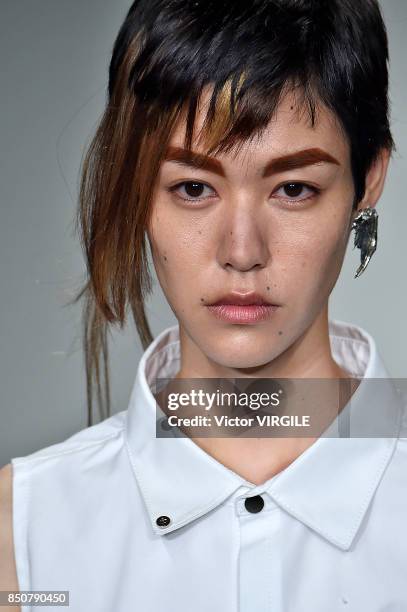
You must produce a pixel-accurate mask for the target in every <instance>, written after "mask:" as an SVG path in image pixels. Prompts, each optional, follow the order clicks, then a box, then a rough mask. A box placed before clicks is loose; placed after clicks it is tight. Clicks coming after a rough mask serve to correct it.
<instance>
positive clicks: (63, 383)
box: [0, 0, 407, 466]
mask: <svg viewBox="0 0 407 612" xmlns="http://www.w3.org/2000/svg"><path fill="white" fill-rule="evenodd" d="M130 4H131V2H130V1H129V0H115V1H114V2H107V1H102V0H86V1H85V2H84V1H83V0H81V1H79V0H58V1H56V0H36V1H33V0H19V2H15V1H14V0H2V3H1V8H0V45H1V55H0V57H1V64H2V94H1V100H2V111H1V114H0V122H1V140H0V156H1V163H0V168H1V181H0V194H1V195H0V202H1V223H0V249H1V252H0V253H1V256H0V274H1V301H0V308H1V317H0V337H1V349H2V350H1V353H0V360H1V361H0V384H1V404H0V466H1V465H4V464H5V463H7V462H8V461H9V460H10V458H11V457H17V456H22V455H26V454H28V453H30V452H33V451H35V450H37V449H39V448H42V447H44V446H48V445H50V444H53V443H55V442H59V441H62V440H64V439H65V438H67V437H68V436H69V435H71V434H73V433H74V432H76V431H78V430H80V429H82V428H84V427H86V397H85V374H84V362H83V355H82V349H81V326H80V306H79V305H76V306H72V307H64V304H65V303H66V302H67V301H68V300H69V299H70V298H71V297H73V295H74V294H75V292H76V290H77V288H78V287H79V286H80V284H81V282H82V279H83V275H84V271H85V267H84V262H83V259H82V254H81V250H80V245H79V242H78V240H77V237H76V236H75V235H74V231H73V218H74V212H75V207H76V197H77V189H78V170H79V165H80V161H81V157H82V154H83V152H84V148H85V146H86V144H87V143H88V142H89V138H90V136H91V134H92V132H93V130H94V128H95V126H96V123H97V120H98V118H99V116H100V114H101V112H102V109H103V105H104V101H105V88H106V83H107V67H108V62H109V59H110V53H111V49H112V45H113V41H114V39H115V36H116V34H117V32H118V29H119V27H120V25H121V23H122V20H123V18H124V16H125V13H126V11H127V9H128V7H129V6H130ZM382 7H383V11H384V17H385V21H386V24H387V28H388V34H389V40H390V54H391V74H390V78H391V86H390V96H391V102H392V128H393V133H394V137H395V140H396V144H397V147H398V152H397V153H396V154H395V156H394V158H393V160H392V162H391V165H390V169H389V174H388V178H387V181H386V186H385V191H384V194H383V196H382V198H381V200H380V202H379V205H378V212H379V214H380V219H379V232H380V234H379V241H380V242H379V247H378V250H377V252H376V253H375V255H374V259H373V260H372V262H371V264H370V267H369V268H368V270H367V271H366V272H365V274H364V275H362V276H361V277H360V278H359V279H356V280H354V279H353V275H354V271H355V270H356V267H357V265H358V263H359V251H358V250H354V251H353V250H352V248H351V243H350V244H349V250H348V253H347V256H346V260H345V264H344V268H343V270H342V273H341V276H340V278H339V280H338V283H337V286H336V288H335V290H334V293H333V295H332V297H331V302H330V304H331V307H330V316H331V318H338V319H342V320H345V321H350V322H353V323H356V324H359V325H361V326H362V327H365V328H366V329H367V330H368V331H369V332H370V333H371V334H372V335H373V336H374V337H375V338H376V340H377V343H378V346H379V350H380V352H381V354H382V356H383V358H384V360H385V363H386V364H387V367H388V369H389V371H390V373H391V374H392V375H393V376H394V377H396V378H404V377H406V376H407V357H406V355H407V349H406V342H407V320H406V319H407V317H406V312H407V277H406V266H405V263H406V254H405V250H403V246H404V248H405V245H406V238H405V232H406V228H407V203H406V198H405V180H404V179H405V176H406V174H407V164H406V148H407V118H406V114H405V106H406V101H407V91H406V74H405V70H404V67H403V60H404V59H405V58H406V57H407V37H406V35H405V30H406V26H407V2H406V1H405V0H383V1H382ZM147 312H148V316H149V320H150V322H151V326H152V330H153V333H154V334H157V333H158V332H159V331H161V330H162V329H163V328H164V327H166V326H168V325H172V324H174V323H175V322H176V320H175V318H174V315H173V313H172V312H171V310H170V308H169V306H168V305H167V303H166V301H165V299H164V297H163V295H162V292H161V289H160V287H159V285H158V283H157V282H156V285H155V293H154V297H153V299H152V300H151V301H150V302H149V303H148V305H147ZM110 346H111V384H112V404H113V409H112V411H113V412H117V411H119V410H124V409H125V408H126V407H127V402H128V399H129V394H130V389H131V385H132V383H133V379H134V377H135V374H136V369H137V364H138V360H139V357H140V355H141V344H140V341H139V339H138V337H137V334H136V332H135V329H134V325H133V324H129V325H128V326H127V329H126V330H125V331H124V332H115V333H113V342H112V343H111V345H110Z"/></svg>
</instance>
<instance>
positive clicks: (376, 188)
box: [358, 148, 391, 209]
mask: <svg viewBox="0 0 407 612" xmlns="http://www.w3.org/2000/svg"><path fill="white" fill-rule="evenodd" d="M390 154H391V151H390V149H386V148H383V149H380V151H379V153H378V155H377V157H376V158H375V160H374V161H373V163H372V165H371V166H370V169H369V171H368V173H367V176H366V190H365V195H364V197H363V199H362V201H361V202H360V203H359V206H358V208H359V209H360V208H364V207H365V206H371V207H372V208H373V207H374V206H376V204H377V202H378V200H379V198H380V196H381V195H382V192H383V188H384V182H385V179H386V175H387V168H388V166H389V161H390Z"/></svg>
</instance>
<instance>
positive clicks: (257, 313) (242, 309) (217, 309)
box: [207, 304, 279, 324]
mask: <svg viewBox="0 0 407 612" xmlns="http://www.w3.org/2000/svg"><path fill="white" fill-rule="evenodd" d="M207 308H208V309H209V311H210V312H211V313H212V314H213V315H215V317H216V318H218V319H221V320H222V321H227V322H229V323H240V324H252V323H259V322H260V321H266V320H267V319H270V318H271V317H272V316H273V314H274V313H275V312H276V310H277V309H278V308H279V307H278V306H275V305H273V304H246V305H242V306H241V305H238V304H214V305H212V306H207Z"/></svg>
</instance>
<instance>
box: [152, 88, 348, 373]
mask: <svg viewBox="0 0 407 612" xmlns="http://www.w3.org/2000/svg"><path fill="white" fill-rule="evenodd" d="M208 99H209V98H203V100H202V102H203V104H202V106H201V109H200V112H199V115H198V121H197V127H198V132H199V128H200V127H201V126H202V122H203V119H204V116H205V111H206V107H205V104H207V101H208ZM295 108H296V105H295V99H294V98H293V94H287V95H286V97H285V98H283V100H282V102H281V104H280V106H279V108H278V111H277V114H276V116H275V118H274V119H273V120H272V122H271V123H270V124H269V126H268V128H267V130H266V131H265V132H264V133H263V134H262V136H261V138H259V139H255V140H253V141H251V142H248V143H247V144H245V145H244V146H243V147H242V149H241V150H240V151H239V152H238V154H237V155H236V154H233V152H230V153H227V154H222V155H219V156H217V158H216V163H214V162H212V164H208V166H207V167H205V168H200V169H197V168H194V167H193V166H191V165H187V164H185V163H180V162H179V161H176V160H174V159H173V160H171V159H169V160H167V161H165V162H164V163H163V165H162V167H161V171H160V175H159V180H158V183H157V188H156V192H155V196H154V201H153V209H152V216H151V223H150V226H149V229H148V237H149V240H150V245H151V249H152V254H153V260H154V265H155V269H156V273H157V277H158V279H159V282H160V285H161V287H162V290H163V292H164V294H165V296H166V298H167V300H168V302H169V304H170V306H171V308H172V310H173V312H174V313H175V315H176V317H177V319H178V321H179V324H180V331H181V334H184V337H185V338H188V341H189V342H191V343H193V345H194V347H195V349H197V350H198V351H200V353H201V354H203V355H205V358H206V359H209V360H211V361H213V362H214V363H216V364H218V365H221V366H225V367H226V368H251V367H257V366H262V365H264V364H267V363H269V362H271V361H272V360H274V359H275V358H276V357H278V356H279V355H281V354H282V353H283V352H284V351H285V350H286V349H287V348H289V347H290V346H291V345H292V344H293V343H294V342H295V341H296V340H297V339H298V338H299V337H300V336H301V335H302V334H303V333H304V332H305V331H306V329H307V328H308V327H309V326H310V325H311V324H312V322H313V321H314V320H315V319H316V317H317V316H318V315H320V314H321V312H322V311H323V309H324V308H325V307H326V306H327V300H328V297H329V295H330V293H331V291H332V289H333V287H334V285H335V283H336V280H337V277H338V275H339V272H340V269H341V266H342V262H343V258H344V254H345V250H346V246H347V242H348V238H349V233H350V225H351V214H352V202H353V197H354V186H353V181H352V175H351V167H350V149H349V145H348V143H347V141H346V140H345V138H344V136H343V133H342V132H341V131H340V129H339V127H338V125H337V124H336V123H335V121H334V119H333V116H332V115H331V114H330V113H329V111H328V110H326V109H320V112H319V113H318V115H317V122H316V125H315V127H314V128H312V127H311V126H310V123H309V118H308V115H307V114H306V113H303V114H302V116H300V115H298V113H297V112H296V111H295ZM195 135H196V136H197V132H195ZM183 140H184V125H183V124H180V125H179V126H178V127H177V129H176V131H175V132H174V134H173V137H172V139H171V142H170V146H171V147H179V148H182V146H183ZM192 149H193V150H194V151H195V152H197V153H202V152H203V148H202V147H201V148H200V147H199V146H198V145H197V143H196V139H195V141H194V142H193V146H192ZM309 149H311V150H312V151H311V152H308V153H302V154H301V156H302V159H303V161H305V162H307V161H308V163H307V164H306V165H304V164H301V163H298V164H297V163H293V161H291V165H290V160H288V161H287V163H284V162H280V163H279V164H274V166H272V165H271V162H272V161H273V160H277V159H278V158H280V157H286V156H291V155H297V156H298V153H299V152H300V151H304V150H309ZM173 152H174V151H173ZM170 157H171V156H170ZM173 157H174V156H173ZM319 157H322V158H324V159H321V160H320V161H316V160H318V159H319ZM310 161H313V162H314V163H310ZM300 162H301V159H300ZM266 167H268V171H267V172H264V169H265V168H266ZM291 183H295V184H294V185H291V186H290V184H291ZM232 291H233V292H239V293H247V292H250V291H255V292H257V293H259V294H260V295H261V296H262V297H263V298H264V299H265V300H267V301H268V302H271V303H273V304H275V305H278V308H277V309H276V310H275V312H274V313H273V315H272V316H271V317H269V318H268V319H266V320H262V321H259V322H257V323H255V324H241V323H231V322H229V321H224V320H221V319H218V318H217V317H215V316H214V314H213V313H212V312H211V311H210V310H209V309H208V304H211V303H213V302H215V301H217V300H218V299H220V298H222V296H224V295H225V294H227V293H229V292H232Z"/></svg>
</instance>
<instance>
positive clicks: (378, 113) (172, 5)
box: [75, 0, 395, 424]
mask: <svg viewBox="0 0 407 612" xmlns="http://www.w3.org/2000/svg"><path fill="white" fill-rule="evenodd" d="M387 63H388V41H387V34H386V29H385V25H384V23H383V19H382V15H381V11H380V8H379V5H378V2H377V1H376V0H252V1H251V2H247V0H246V1H244V2H243V1H242V0H136V2H134V3H133V4H132V6H131V8H130V10H129V11H128V13H127V16H126V18H125V20H124V23H123V25H122V26H121V28H120V31H119V34H118V36H117V39H116V42H115V44H114V48H113V54H112V58H111V63H110V67H109V87H108V100H107V104H106V109H105V112H104V114H103V117H102V118H101V121H100V124H99V126H98V129H97V131H96V134H95V135H94V138H93V140H92V142H91V144H90V146H89V149H88V151H87V153H86V156H85V159H84V164H83V169H82V179H81V190H80V202H79V209H78V218H77V223H78V226H79V227H80V232H81V239H82V243H83V247H84V251H85V257H86V262H87V270H88V278H87V281H86V283H85V285H84V287H83V289H82V290H81V291H80V293H79V294H78V296H77V297H76V299H75V301H77V300H78V299H79V298H81V297H82V296H83V295H86V306H85V308H84V350H85V356H86V372H87V389H88V424H91V420H92V381H93V375H95V378H96V384H97V392H98V402H99V408H100V415H101V418H103V416H104V414H103V410H104V409H103V407H102V404H104V403H105V404H106V406H107V409H106V410H105V413H106V416H107V415H108V414H110V398H109V380H108V379H109V377H108V349H107V331H108V326H109V324H115V323H119V324H120V327H121V328H123V325H124V323H125V320H126V316H125V310H126V306H127V303H128V304H129V305H130V307H131V309H132V313H133V318H134V321H135V324H136V328H137V331H138V334H139V336H140V339H141V343H142V345H143V348H144V349H145V348H146V347H147V346H148V344H150V342H151V341H152V334H151V331H150V328H149V324H148V321H147V318H146V315H145V308H144V299H145V296H146V295H147V294H148V293H150V292H151V288H152V283H151V276H150V272H149V269H148V261H147V244H146V234H145V229H146V227H147V225H148V220H149V212H150V203H151V199H152V193H153V189H154V184H155V180H156V177H157V174H158V171H159V167H160V164H161V162H162V159H163V157H164V155H165V152H166V148H167V146H168V142H169V139H170V137H171V134H172V131H173V129H174V127H175V126H176V124H177V122H178V121H179V120H180V119H181V118H185V119H186V122H187V130H186V139H185V146H186V147H187V148H190V147H191V142H192V137H193V128H194V123H195V116H196V110H197V103H198V101H199V98H200V95H201V94H202V91H203V88H204V87H206V86H211V87H213V89H212V95H211V103H210V106H209V110H208V113H207V115H206V120H205V124H204V130H203V136H204V139H205V144H206V145H207V147H208V148H207V151H206V152H207V153H215V154H216V153H219V152H222V151H228V150H230V149H232V147H237V148H239V146H240V145H241V144H242V143H244V142H245V141H247V139H249V138H251V137H253V136H254V135H255V134H259V133H260V132H261V130H262V129H264V128H265V127H266V126H267V125H268V123H269V121H270V120H271V119H272V117H273V114H274V112H275V110H276V108H277V105H278V103H279V101H280V100H281V98H282V96H283V95H284V94H285V93H286V92H288V91H295V92H296V93H297V92H298V94H299V98H298V100H299V102H298V108H299V109H300V108H305V109H307V110H308V113H309V117H310V120H311V124H312V125H314V123H315V118H316V116H317V113H318V105H319V103H320V102H322V103H323V104H324V105H325V106H326V107H328V109H330V110H331V111H332V112H333V113H334V116H335V117H336V119H337V121H338V125H339V127H340V128H341V129H342V131H343V133H344V135H345V137H346V138H347V139H348V142H349V144H350V151H351V168H352V174H353V179H354V185H355V197H354V208H355V207H357V204H358V202H360V200H361V199H362V198H363V196H364V192H365V180H366V174H367V171H368V170H369V168H370V166H371V164H372V162H373V161H374V160H375V158H376V157H377V155H378V153H379V151H380V149H382V148H387V149H389V150H390V151H392V150H394V149H395V144H394V141H393V138H392V135H391V131H390V126H389V117H388V115H389V102H388V67H387ZM99 354H102V356H103V359H104V374H105V399H103V398H102V391H101V376H100V361H99Z"/></svg>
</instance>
